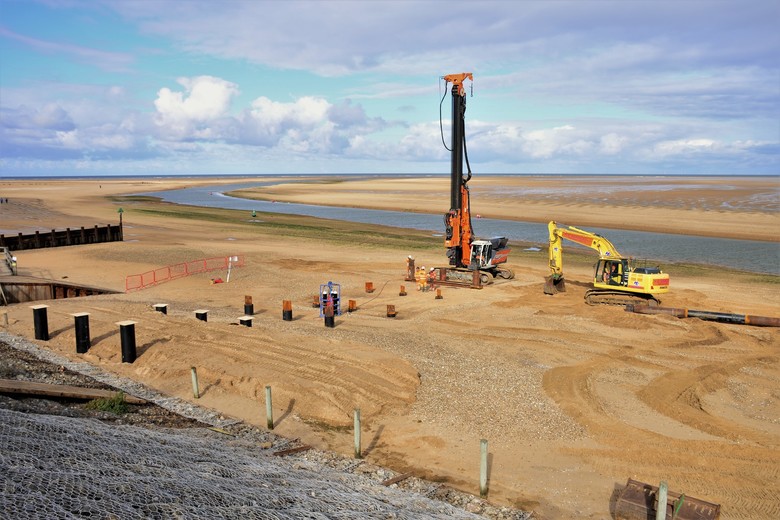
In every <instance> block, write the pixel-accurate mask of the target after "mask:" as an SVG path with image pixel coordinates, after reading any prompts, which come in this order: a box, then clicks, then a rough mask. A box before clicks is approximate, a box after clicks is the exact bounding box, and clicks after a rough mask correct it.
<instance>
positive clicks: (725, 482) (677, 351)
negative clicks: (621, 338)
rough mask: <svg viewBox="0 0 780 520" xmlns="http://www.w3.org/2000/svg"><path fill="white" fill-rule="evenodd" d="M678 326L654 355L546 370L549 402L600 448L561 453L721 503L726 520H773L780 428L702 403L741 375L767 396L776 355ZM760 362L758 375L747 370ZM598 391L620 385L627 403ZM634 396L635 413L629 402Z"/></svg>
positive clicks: (768, 348) (625, 351) (761, 346)
mask: <svg viewBox="0 0 780 520" xmlns="http://www.w3.org/2000/svg"><path fill="white" fill-rule="evenodd" d="M662 320H663V319H662ZM685 328H686V330H685V331H684V333H683V335H682V337H677V338H674V339H670V340H668V341H660V342H659V343H658V344H656V345H652V348H640V349H634V348H615V349H613V350H611V351H610V352H609V353H607V354H605V355H601V356H597V357H592V358H590V359H588V360H586V361H583V362H579V363H575V364H573V365H570V366H560V367H556V368H553V369H551V370H549V371H547V372H546V373H545V375H544V381H543V384H544V388H545V390H546V391H547V393H548V395H550V396H551V397H552V398H553V399H554V400H555V402H556V403H558V405H559V406H561V407H562V409H563V410H564V411H566V412H567V413H568V414H569V415H571V416H572V417H574V418H575V419H576V420H577V421H578V422H579V423H580V424H582V425H583V426H584V427H585V428H586V429H587V432H588V434H589V435H591V436H592V437H593V439H594V440H595V441H596V442H597V443H598V444H599V447H596V448H592V447H589V448H569V449H568V450H566V451H567V452H569V453H571V454H574V455H576V456H578V457H582V458H583V459H584V460H586V461H587V462H588V463H589V464H591V465H592V466H593V467H594V468H595V469H596V470H597V471H599V472H600V473H602V474H605V475H612V476H613V478H615V480H616V482H620V481H622V480H625V478H626V476H631V477H632V478H638V479H639V480H643V481H646V482H650V483H656V484H657V482H658V481H660V480H661V479H664V480H667V481H668V482H669V486H670V489H673V490H675V491H678V492H684V493H686V494H687V495H689V496H695V497H697V498H701V499H704V500H709V501H712V502H715V503H720V504H721V505H722V512H723V518H738V519H770V518H771V519H773V518H780V498H779V497H780V479H778V476H779V473H780V470H778V468H780V451H778V449H777V448H778V446H780V436H779V435H778V434H777V432H779V431H780V429H778V427H777V423H776V422H775V423H771V419H770V420H768V421H766V422H765V423H764V425H765V426H766V427H765V428H761V429H754V428H750V427H749V426H746V425H745V424H744V423H742V424H739V423H737V422H735V421H732V420H731V419H730V417H728V416H724V415H718V416H716V415H712V414H710V413H708V410H707V406H706V405H705V404H703V402H706V398H707V396H708V395H710V394H712V393H713V392H717V391H719V390H722V389H723V388H724V387H726V386H727V385H728V384H729V381H735V380H737V381H739V380H740V379H741V378H747V377H751V378H752V380H751V383H752V384H754V385H755V384H764V385H766V386H768V387H769V388H768V389H767V391H768V392H771V386H772V385H774V384H776V383H774V382H775V381H777V377H778V376H780V367H779V366H778V361H777V358H776V357H775V356H774V355H773V354H776V353H777V346H778V342H777V336H776V334H775V332H768V333H766V334H764V335H754V333H753V332H745V331H744V329H740V328H739V327H738V326H729V325H713V324H708V323H703V322H699V321H698V320H695V321H691V322H690V323H686V325H685ZM745 345H747V347H746V346H745ZM713 350H717V352H718V356H717V359H713V357H712V354H713ZM724 358H725V359H726V360H725V361H724ZM757 364H761V367H762V370H763V371H764V372H765V376H764V377H763V378H756V377H755V375H754V374H755V370H750V368H751V367H755V366H756V365H757ZM603 384H612V385H614V386H618V387H619V388H621V389H623V390H624V392H625V393H626V396H627V397H626V398H625V399H623V400H620V401H619V402H609V401H606V400H605V399H603V398H601V397H600V395H599V386H600V385H603ZM613 390H614V389H613ZM613 393H614V392H613ZM637 399H638V400H639V401H641V403H643V405H644V406H642V407H641V408H642V409H641V410H637V406H636V405H633V404H632V401H633V400H637ZM621 407H623V408H622V409H621ZM775 420H776V418H775ZM663 422H666V423H670V422H674V423H678V424H679V427H678V430H679V431H681V432H683V433H684V434H686V435H691V436H692V439H693V437H695V436H697V435H698V437H699V438H696V439H693V440H687V439H685V438H682V437H684V436H685V435H680V437H681V438H677V437H672V436H670V435H668V434H666V435H664V434H661V433H659V432H658V431H655V429H654V428H653V425H654V424H656V423H663ZM669 430H670V429H669V428H667V429H666V431H669ZM694 430H695V431H694ZM696 431H698V432H701V433H699V434H696V433H695V432H696ZM708 438H709V439H708Z"/></svg>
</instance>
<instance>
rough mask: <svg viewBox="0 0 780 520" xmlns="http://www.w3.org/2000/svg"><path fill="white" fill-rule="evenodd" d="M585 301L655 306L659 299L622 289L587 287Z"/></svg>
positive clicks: (600, 303)
mask: <svg viewBox="0 0 780 520" xmlns="http://www.w3.org/2000/svg"><path fill="white" fill-rule="evenodd" d="M585 303H587V304H588V305H626V304H630V303H633V304H644V305H649V306H651V307H657V306H658V305H660V304H661V300H658V299H656V298H655V297H653V296H650V295H641V294H633V293H626V292H623V291H608V290H603V289H589V290H588V291H586V292H585Z"/></svg>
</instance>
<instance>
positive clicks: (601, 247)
mask: <svg viewBox="0 0 780 520" xmlns="http://www.w3.org/2000/svg"><path fill="white" fill-rule="evenodd" d="M547 227H548V229H549V231H550V251H549V252H550V271H551V274H550V276H548V277H546V278H545V284H544V293H545V294H556V293H559V292H564V291H566V284H565V282H564V280H563V239H564V238H565V239H566V240H571V241H572V242H575V243H577V244H580V245H583V246H585V247H589V248H591V249H595V250H596V251H598V253H599V261H598V262H597V263H596V270H595V273H594V275H593V288H592V289H588V290H587V291H586V292H585V302H586V303H588V304H589V305H595V304H599V303H604V304H609V305H625V304H627V303H645V304H647V305H659V304H660V303H661V300H659V299H658V295H660V294H665V293H667V292H669V275H668V274H666V273H664V272H662V271H661V269H660V268H658V267H635V266H634V265H633V260H630V259H627V258H623V257H622V256H621V255H620V253H618V251H617V249H616V248H615V246H614V245H612V242H610V241H609V240H607V239H606V238H604V237H603V236H601V235H597V234H596V233H591V232H589V231H585V230H583V229H579V228H576V227H574V226H559V225H558V224H557V223H556V222H555V221H550V223H549V224H548V225H547Z"/></svg>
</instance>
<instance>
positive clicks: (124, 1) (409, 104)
mask: <svg viewBox="0 0 780 520" xmlns="http://www.w3.org/2000/svg"><path fill="white" fill-rule="evenodd" d="M778 27H780V1H778V0H733V1H732V0H706V1H699V0H671V1H665V0H653V1H643V0H625V1H619V0H608V1H592V0H580V1H569V0H544V1H541V0H526V1H522V0H515V1H496V2H491V1H481V2H478V1H468V2H458V1H453V0H450V1H439V0H436V1H409V0H395V1H384V0H371V1H362V2H361V1H357V0H352V1H308V2H303V1H281V0H277V1H262V0H254V1H232V0H226V1H219V2H218V1H214V0H204V1H200V0H154V1H153V0H118V1H112V0H84V1H82V0H40V1H38V0H0V175H2V176H20V175H21V176H25V175H117V174H121V175H135V174H138V175H142V174H143V175H167V174H253V175H254V174H275V173H404V174H406V173H425V174H429V173H442V174H448V173H449V167H450V166H449V152H447V150H446V149H445V148H444V146H443V144H442V139H441V134H440V125H439V106H440V101H441V98H442V95H443V94H444V93H445V90H444V86H443V84H442V82H441V80H440V77H441V76H443V75H445V74H450V73H459V72H473V74H474V82H473V89H472V88H469V97H468V99H467V111H466V134H467V146H468V153H469V160H470V163H471V167H472V170H474V172H475V174H477V173H483V174H487V173H522V174H534V173H626V174H648V175H652V174H670V175H672V174H681V175H683V174H771V175H778V174H780V30H778ZM472 93H473V95H472ZM442 114H443V123H444V134H445V138H446V139H447V140H449V131H448V127H449V121H450V117H451V114H450V100H449V97H448V98H447V99H446V100H445V101H444V104H443V108H442Z"/></svg>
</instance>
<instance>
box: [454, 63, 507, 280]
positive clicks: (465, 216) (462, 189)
mask: <svg viewBox="0 0 780 520" xmlns="http://www.w3.org/2000/svg"><path fill="white" fill-rule="evenodd" d="M442 79H443V80H444V82H445V90H446V85H449V84H450V83H451V84H452V89H451V94H452V137H451V141H450V145H451V148H448V147H447V145H446V143H445V145H444V146H445V148H447V149H448V150H449V151H450V155H451V161H450V210H449V211H448V212H447V213H446V214H445V215H444V230H445V233H444V246H445V247H446V248H447V258H448V259H449V265H450V266H451V267H450V268H448V269H447V277H448V278H453V279H463V280H469V279H470V278H471V273H472V272H473V271H476V270H479V271H481V272H482V273H481V274H480V278H481V280H482V283H491V282H492V281H493V278H495V277H499V276H500V277H501V278H514V273H513V272H512V271H511V270H510V269H507V268H505V267H500V265H501V264H504V263H505V262H506V261H507V258H508V256H509V247H507V242H508V240H507V238H506V237H493V238H490V239H489V240H477V239H476V238H475V236H474V230H473V227H472V225H471V205H470V200H469V187H468V182H469V181H470V180H471V166H470V165H469V159H468V151H467V149H466V130H465V126H466V125H465V121H466V89H465V87H464V81H466V80H469V81H472V82H473V81H474V77H473V75H472V73H471V72H462V73H460V74H448V75H446V76H443V77H442ZM445 96H446V92H445ZM443 101H444V99H443V98H442V102H443ZM443 141H444V134H443V132H442V142H443ZM464 159H465V163H466V174H465V175H464V173H463V162H464ZM459 273H460V274H459ZM489 275H492V277H491V276H489Z"/></svg>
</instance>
